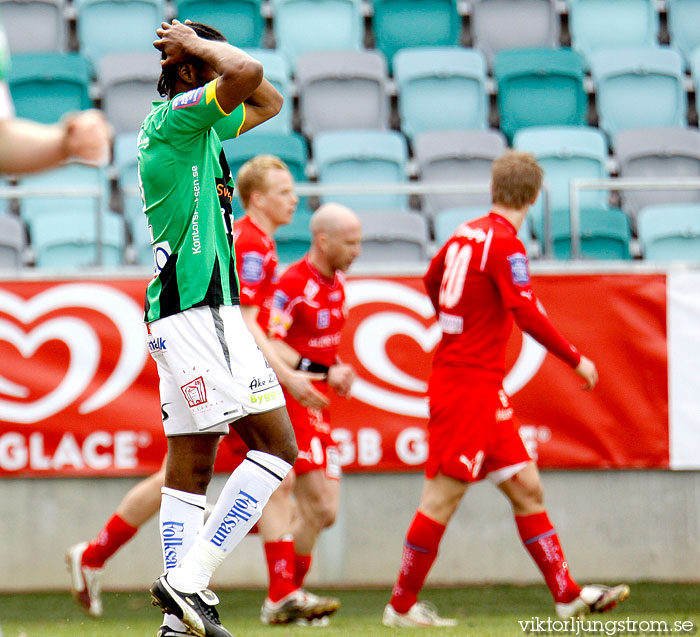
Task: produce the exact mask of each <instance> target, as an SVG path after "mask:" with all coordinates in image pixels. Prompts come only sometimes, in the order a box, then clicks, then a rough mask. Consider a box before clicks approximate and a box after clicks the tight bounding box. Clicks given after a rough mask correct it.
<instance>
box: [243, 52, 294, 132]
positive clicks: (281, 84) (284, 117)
mask: <svg viewBox="0 0 700 637" xmlns="http://www.w3.org/2000/svg"><path fill="white" fill-rule="evenodd" d="M246 52H247V53H249V54H250V55H251V56H252V57H254V58H255V59H256V60H258V62H260V63H262V65H263V69H264V73H265V79H267V80H268V81H269V82H270V83H271V84H272V85H273V86H274V87H275V88H276V89H277V90H278V91H279V92H280V94H281V95H282V97H283V98H284V104H282V110H281V111H280V112H279V113H278V114H277V115H275V116H274V117H272V118H270V119H269V120H267V121H266V122H263V123H262V124H260V125H259V126H256V127H255V128H254V129H253V130H252V132H253V133H254V134H255V135H257V134H258V133H271V134H275V135H289V134H290V133H291V132H292V113H293V110H294V108H293V103H292V97H291V84H292V79H291V74H290V70H289V63H288V62H287V60H286V59H285V57H284V56H283V55H282V54H281V53H279V52H278V51H272V50H270V49H248V50H247V51H246Z"/></svg>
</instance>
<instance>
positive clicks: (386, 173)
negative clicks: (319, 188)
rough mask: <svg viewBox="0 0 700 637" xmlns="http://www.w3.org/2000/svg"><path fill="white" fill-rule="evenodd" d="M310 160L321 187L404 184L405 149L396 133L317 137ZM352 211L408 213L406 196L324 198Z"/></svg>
mask: <svg viewBox="0 0 700 637" xmlns="http://www.w3.org/2000/svg"><path fill="white" fill-rule="evenodd" d="M313 156H314V160H315V162H316V168H317V173H318V180H319V182H320V183H321V184H348V185H351V186H353V185H362V186H367V185H371V184H400V183H403V182H405V181H406V179H407V177H406V161H407V159H408V148H407V144H406V140H405V138H404V136H403V135H402V134H401V133H399V132H397V131H373V130H346V131H327V132H325V133H319V134H318V135H317V136H316V137H315V138H314V140H313ZM321 200H322V201H323V202H326V201H335V202H338V203H342V204H344V205H346V206H349V207H350V208H353V209H354V210H368V209H370V210H380V209H397V210H400V209H407V208H408V196H407V195H405V194H372V193H368V194H362V195H347V194H338V195H326V196H323V197H321Z"/></svg>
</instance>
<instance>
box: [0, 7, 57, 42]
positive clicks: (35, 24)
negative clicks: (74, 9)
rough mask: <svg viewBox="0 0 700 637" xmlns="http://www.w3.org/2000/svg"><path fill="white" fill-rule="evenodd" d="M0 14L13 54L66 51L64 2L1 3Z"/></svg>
mask: <svg viewBox="0 0 700 637" xmlns="http://www.w3.org/2000/svg"><path fill="white" fill-rule="evenodd" d="M0 11H1V12H2V24H3V27H4V30H5V34H6V36H7V44H8V47H9V49H10V51H12V54H13V55H15V54H18V53H31V52H34V53H36V52H48V51H53V52H56V53H60V52H63V51H66V49H67V46H68V21H67V19H66V14H65V13H66V0H2V2H0ZM29 34H31V35H29ZM28 35H29V37H28Z"/></svg>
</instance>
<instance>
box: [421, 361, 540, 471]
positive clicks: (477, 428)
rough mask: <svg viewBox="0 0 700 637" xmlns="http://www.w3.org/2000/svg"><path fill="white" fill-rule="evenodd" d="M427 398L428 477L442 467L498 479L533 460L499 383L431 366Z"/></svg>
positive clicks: (454, 370)
mask: <svg viewBox="0 0 700 637" xmlns="http://www.w3.org/2000/svg"><path fill="white" fill-rule="evenodd" d="M428 398H429V400H430V420H429V422H428V461H427V463H426V466H425V475H426V477H427V478H434V477H435V476H436V475H437V474H438V473H442V474H444V475H446V476H448V477H450V478H454V479H456V480H462V481H464V482H478V481H479V480H483V479H484V478H485V477H487V476H488V477H489V478H491V479H492V480H493V481H494V482H495V483H496V484H499V483H501V482H503V480H506V479H507V478H509V477H511V476H513V475H515V473H517V472H518V471H519V470H520V469H521V468H523V467H524V466H525V464H526V463H528V462H531V461H532V458H531V457H530V454H529V453H528V452H527V449H526V447H525V444H524V443H523V440H522V438H521V437H520V433H519V423H518V421H517V419H516V418H515V415H514V413H513V408H512V407H511V406H510V403H509V402H508V396H507V395H506V393H505V392H504V391H503V388H502V387H501V386H500V384H497V383H493V382H484V381H474V380H472V379H469V380H468V379H466V378H464V377H463V376H462V375H461V374H460V373H459V370H457V369H449V370H435V371H434V372H433V375H432V376H431V378H430V382H429V385H428Z"/></svg>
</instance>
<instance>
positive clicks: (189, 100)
mask: <svg viewBox="0 0 700 637" xmlns="http://www.w3.org/2000/svg"><path fill="white" fill-rule="evenodd" d="M202 95H204V87H203V86H200V87H199V88H195V89H192V90H191V91H187V93H182V94H181V95H178V96H177V97H176V98H175V99H173V102H172V107H173V110H175V109H176V108H187V107H188V106H194V105H195V104H199V100H201V99H202Z"/></svg>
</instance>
